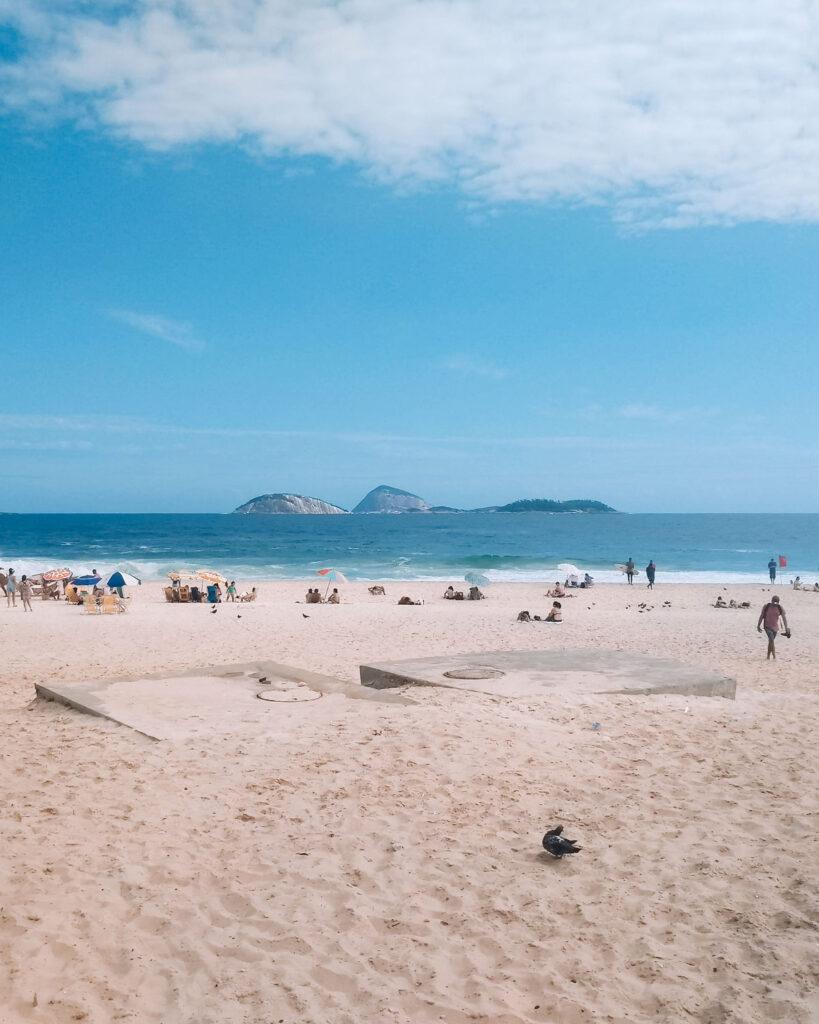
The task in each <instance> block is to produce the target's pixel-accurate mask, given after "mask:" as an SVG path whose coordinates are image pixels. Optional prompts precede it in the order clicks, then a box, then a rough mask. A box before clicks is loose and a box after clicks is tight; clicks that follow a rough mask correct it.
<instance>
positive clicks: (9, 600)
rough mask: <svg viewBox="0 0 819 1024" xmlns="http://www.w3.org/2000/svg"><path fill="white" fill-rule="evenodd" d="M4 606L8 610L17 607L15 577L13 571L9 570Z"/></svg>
mask: <svg viewBox="0 0 819 1024" xmlns="http://www.w3.org/2000/svg"><path fill="white" fill-rule="evenodd" d="M6 604H7V605H8V607H9V608H16V607H17V577H16V576H15V575H14V569H9V574H8V577H7V578H6Z"/></svg>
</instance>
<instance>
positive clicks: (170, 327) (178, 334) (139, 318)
mask: <svg viewBox="0 0 819 1024" xmlns="http://www.w3.org/2000/svg"><path fill="white" fill-rule="evenodd" d="M108 315H109V316H110V317H112V318H113V319H114V320H119V321H120V323H123V324H127V326H128V327H133V329H134V330H135V331H139V332H140V333H141V334H147V335H149V336H150V337H152V338H159V339H160V340H161V341H167V342H169V343H170V344H171V345H176V346H177V348H183V349H185V350H186V351H188V352H201V351H202V349H203V348H204V347H205V343H204V341H202V339H201V338H199V337H198V336H197V335H196V332H195V331H194V328H193V325H192V324H189V323H186V322H185V321H183V320H171V319H170V318H169V317H166V316H159V315H158V314H157V313H135V312H133V311H132V310H129V309H112V310H109V313H108Z"/></svg>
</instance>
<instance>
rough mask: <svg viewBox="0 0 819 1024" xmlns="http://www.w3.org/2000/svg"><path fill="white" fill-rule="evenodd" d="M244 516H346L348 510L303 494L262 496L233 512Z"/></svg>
mask: <svg viewBox="0 0 819 1024" xmlns="http://www.w3.org/2000/svg"><path fill="white" fill-rule="evenodd" d="M233 512H234V515H236V514H238V515H242V516H281V515H300V516H346V515H348V512H347V509H346V508H339V506H338V505H331V504H330V502H329V501H322V500H321V498H308V497H305V495H303V494H260V495H259V496H258V498H251V499H250V501H246V502H245V503H244V505H240V506H239V507H238V508H235V509H234V510H233Z"/></svg>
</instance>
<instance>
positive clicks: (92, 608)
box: [82, 594, 100, 615]
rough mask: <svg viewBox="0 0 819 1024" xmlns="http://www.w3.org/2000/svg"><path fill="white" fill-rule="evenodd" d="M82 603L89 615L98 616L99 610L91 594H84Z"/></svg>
mask: <svg viewBox="0 0 819 1024" xmlns="http://www.w3.org/2000/svg"><path fill="white" fill-rule="evenodd" d="M82 603H83V606H84V608H85V610H86V611H87V612H88V614H89V615H99V611H100V608H99V605H98V604H97V599H96V597H94V595H93V594H86V595H85V596H84V597H83V602H82Z"/></svg>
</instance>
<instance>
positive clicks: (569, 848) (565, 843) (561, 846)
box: [543, 825, 583, 860]
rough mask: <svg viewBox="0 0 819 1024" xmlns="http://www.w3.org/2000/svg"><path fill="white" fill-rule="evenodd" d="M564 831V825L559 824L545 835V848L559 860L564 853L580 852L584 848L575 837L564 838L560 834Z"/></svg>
mask: <svg viewBox="0 0 819 1024" xmlns="http://www.w3.org/2000/svg"><path fill="white" fill-rule="evenodd" d="M562 831H563V826H562V825H558V826H557V827H556V828H550V829H549V831H548V832H547V833H546V835H545V836H544V837H543V849H544V850H545V851H546V852H547V853H550V854H551V855H552V856H553V857H557V859H558V860H560V858H561V857H562V856H563V855H564V854H567V853H578V852H579V851H580V850H582V849H583V847H582V846H578V845H577V843H576V842H575V840H574V839H564V838H563V836H562V835H561V834H560V833H561V832H562Z"/></svg>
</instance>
